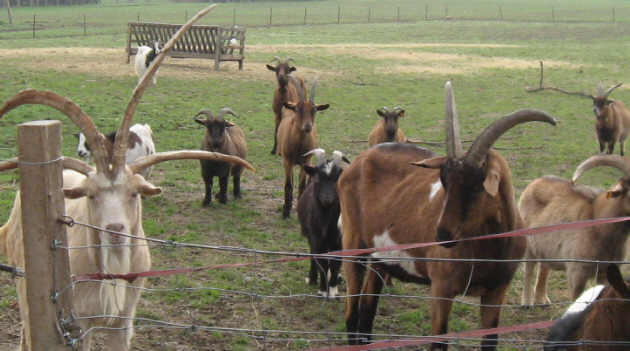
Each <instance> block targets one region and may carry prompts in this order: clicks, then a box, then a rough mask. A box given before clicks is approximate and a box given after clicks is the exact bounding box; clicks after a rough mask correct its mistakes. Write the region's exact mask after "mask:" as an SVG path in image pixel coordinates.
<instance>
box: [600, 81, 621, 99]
mask: <svg viewBox="0 0 630 351" xmlns="http://www.w3.org/2000/svg"><path fill="white" fill-rule="evenodd" d="M622 84H623V83H619V84H617V85H613V86H611V87H610V88H608V90H606V92H605V93H604V95H603V96H604V97H605V98H607V97H608V95H610V93H612V92H613V90H615V89H617V88H619V87H620V86H621V85H622Z"/></svg>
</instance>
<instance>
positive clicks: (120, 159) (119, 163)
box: [112, 4, 216, 174]
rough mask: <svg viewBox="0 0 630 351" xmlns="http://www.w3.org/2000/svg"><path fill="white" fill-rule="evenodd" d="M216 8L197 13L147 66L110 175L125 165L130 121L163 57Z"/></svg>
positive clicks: (127, 112)
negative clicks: (189, 30)
mask: <svg viewBox="0 0 630 351" xmlns="http://www.w3.org/2000/svg"><path fill="white" fill-rule="evenodd" d="M215 7H216V4H213V5H210V6H208V7H206V8H205V9H203V10H201V11H199V12H198V13H197V14H196V15H195V16H194V17H193V18H191V19H190V20H189V21H188V22H186V24H184V25H183V26H182V27H181V28H180V29H179V30H178V31H177V32H176V33H175V34H174V35H173V36H172V37H171V39H170V40H169V41H168V42H167V43H166V44H165V45H164V47H163V48H162V50H161V51H160V54H159V55H158V56H157V57H156V58H155V60H154V62H153V63H152V64H151V66H149V70H148V71H147V72H146V73H145V74H144V76H143V77H142V79H141V80H140V82H139V83H138V85H136V88H135V89H134V90H133V94H132V95H131V100H130V101H129V104H128V105H127V108H126V109H125V115H124V117H123V120H122V123H121V124H120V128H118V133H116V139H115V141H114V147H113V151H112V174H118V172H119V170H120V169H121V168H122V167H124V165H125V155H126V153H127V141H128V140H129V127H130V126H131V120H132V118H133V115H134V113H135V111H136V107H137V106H138V104H139V103H140V99H141V98H142V95H143V94H144V91H145V90H146V88H147V86H148V85H149V81H150V80H151V79H153V75H155V72H156V71H157V70H158V68H159V67H160V64H161V63H162V61H164V58H165V57H166V56H165V55H166V54H167V53H168V52H169V51H170V50H171V48H172V47H173V46H174V45H175V43H176V42H177V41H178V40H179V38H180V37H181V36H182V35H183V34H184V33H185V32H186V31H187V30H188V29H189V28H190V27H191V26H192V25H193V23H195V22H197V21H198V20H199V19H200V18H201V17H203V16H204V15H205V14H207V13H208V12H210V11H211V10H212V9H214V8H215Z"/></svg>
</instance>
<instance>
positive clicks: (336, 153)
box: [332, 150, 350, 167]
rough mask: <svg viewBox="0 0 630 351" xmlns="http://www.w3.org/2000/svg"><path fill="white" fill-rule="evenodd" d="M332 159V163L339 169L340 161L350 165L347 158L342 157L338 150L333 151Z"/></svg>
mask: <svg viewBox="0 0 630 351" xmlns="http://www.w3.org/2000/svg"><path fill="white" fill-rule="evenodd" d="M332 158H333V162H334V163H335V164H336V165H337V166H339V167H341V162H342V161H343V162H346V163H350V160H348V158H347V157H346V156H344V155H343V152H341V151H339V150H335V151H333V153H332Z"/></svg>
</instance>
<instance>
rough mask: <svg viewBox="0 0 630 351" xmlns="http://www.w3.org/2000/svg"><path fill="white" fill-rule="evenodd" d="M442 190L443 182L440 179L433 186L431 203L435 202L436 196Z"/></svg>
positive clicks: (430, 194)
mask: <svg viewBox="0 0 630 351" xmlns="http://www.w3.org/2000/svg"><path fill="white" fill-rule="evenodd" d="M440 189H442V182H441V181H440V180H439V179H438V180H437V181H435V183H432V184H431V192H430V193H429V201H431V200H433V198H434V197H435V195H437V193H438V192H439V191H440Z"/></svg>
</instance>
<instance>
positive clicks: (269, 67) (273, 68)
mask: <svg viewBox="0 0 630 351" xmlns="http://www.w3.org/2000/svg"><path fill="white" fill-rule="evenodd" d="M265 66H267V69H268V70H270V71H274V72H275V71H276V68H275V67H274V66H272V65H265Z"/></svg>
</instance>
